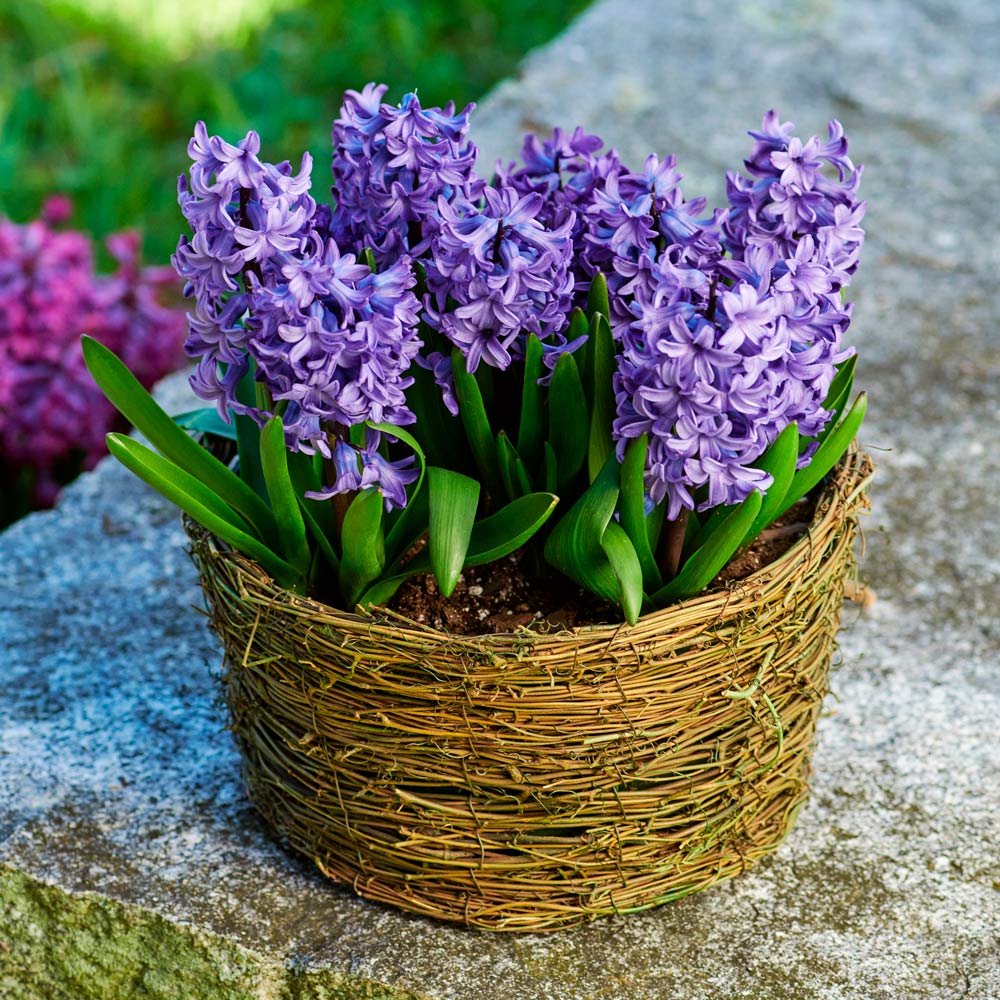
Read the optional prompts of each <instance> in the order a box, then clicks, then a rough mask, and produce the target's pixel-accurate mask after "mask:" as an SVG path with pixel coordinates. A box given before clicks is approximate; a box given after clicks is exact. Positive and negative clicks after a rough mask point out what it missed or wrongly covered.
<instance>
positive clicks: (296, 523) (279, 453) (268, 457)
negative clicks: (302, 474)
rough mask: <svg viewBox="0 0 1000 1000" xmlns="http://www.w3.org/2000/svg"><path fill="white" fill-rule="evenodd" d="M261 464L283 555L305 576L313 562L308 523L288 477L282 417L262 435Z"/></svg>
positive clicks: (269, 425) (274, 420)
mask: <svg viewBox="0 0 1000 1000" xmlns="http://www.w3.org/2000/svg"><path fill="white" fill-rule="evenodd" d="M260 461H261V470H262V472H263V474H264V483H265V485H266V486H267V495H268V497H270V500H271V510H272V511H273V512H274V519H275V521H277V524H278V537H279V539H280V541H281V551H282V555H283V556H284V557H285V559H286V560H287V561H288V562H289V563H291V565H293V566H294V567H295V568H296V569H297V570H299V572H301V573H302V574H303V576H305V575H306V574H308V572H309V565H310V563H311V562H312V552H311V551H310V549H309V542H308V540H307V539H306V523H305V521H304V520H303V518H302V511H301V510H300V508H299V498H298V496H297V495H296V493H295V490H294V489H293V487H292V480H291V477H290V476H289V474H288V452H287V450H286V449H285V429H284V427H283V426H282V423H281V417H272V418H271V419H270V420H268V422H267V423H266V424H265V425H264V428H263V430H262V431H261V433H260Z"/></svg>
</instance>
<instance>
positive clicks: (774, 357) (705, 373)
mask: <svg viewBox="0 0 1000 1000" xmlns="http://www.w3.org/2000/svg"><path fill="white" fill-rule="evenodd" d="M385 89H386V88H385V87H381V86H375V85H373V84H372V85H369V86H368V87H366V88H365V89H364V91H362V92H360V93H358V92H353V91H351V92H348V93H347V95H346V96H345V100H344V105H343V107H342V110H341V115H340V117H339V118H338V119H337V121H336V122H335V123H334V126H333V161H332V174H333V187H332V200H331V202H330V203H329V204H322V203H318V202H317V201H316V200H315V199H314V197H313V194H312V193H311V192H312V188H311V181H310V177H311V168H312V163H311V159H310V158H309V156H308V154H306V155H305V156H304V157H303V159H302V162H301V165H300V167H299V169H298V170H297V171H296V170H294V169H293V168H292V166H291V165H290V164H288V163H287V162H286V163H281V164H278V165H273V164H270V163H267V162H264V161H262V160H261V159H260V158H259V156H258V154H259V150H260V140H259V138H258V136H257V135H256V134H255V133H253V132H250V133H249V134H248V135H247V136H246V137H245V138H244V139H243V140H242V141H241V142H239V143H238V144H237V145H235V146H234V145H231V144H229V143H227V142H226V141H224V140H223V139H221V138H219V137H218V136H211V135H209V134H208V132H207V130H206V129H205V127H204V125H202V124H199V125H198V127H197V129H196V130H195V134H194V137H193V139H192V141H191V143H190V146H189V153H190V156H191V159H192V166H191V169H190V172H189V174H188V175H187V176H183V177H181V179H180V184H179V200H180V205H181V209H182V211H183V214H184V216H185V218H186V219H187V221H188V223H189V225H190V227H191V235H189V236H184V237H182V238H181V241H180V243H179V245H178V248H177V252H176V254H175V256H174V259H173V260H174V266H175V268H176V269H177V271H178V273H179V274H180V275H181V276H182V277H183V278H184V280H185V281H186V283H187V288H186V292H187V294H188V295H189V297H190V298H191V299H192V301H193V309H192V312H191V313H190V314H189V326H190V333H189V336H188V339H187V344H186V350H187V353H188V355H189V357H191V358H192V359H193V360H194V361H195V362H196V368H195V372H194V374H193V376H192V378H191V384H192V386H193V387H194V390H195V392H196V393H197V394H198V395H199V396H200V397H201V398H203V399H204V400H206V401H209V402H210V403H212V404H213V406H212V407H210V408H208V409H205V410H202V411H196V412H195V413H194V414H186V415H183V416H182V417H181V418H179V419H178V420H171V419H169V418H167V417H166V415H165V414H163V413H162V412H161V411H159V410H158V409H157V408H156V407H155V404H153V403H152V401H151V400H150V399H149V398H148V396H147V395H146V394H145V393H143V392H142V391H141V389H140V387H139V386H138V385H137V383H136V382H135V380H134V379H133V378H132V377H131V376H130V375H129V373H128V371H127V368H126V366H125V365H123V364H121V363H120V362H118V361H117V359H115V358H114V356H113V355H112V354H111V353H110V352H108V351H106V350H104V349H102V348H101V347H100V346H99V345H97V344H96V343H93V342H88V343H87V344H86V345H85V352H86V354H87V358H88V363H89V365H90V368H91V371H92V373H93V374H94V376H95V378H96V380H97V382H98V383H99V384H100V385H101V386H102V388H103V389H104V391H105V392H106V393H107V395H108V397H109V399H110V400H111V401H112V402H113V403H114V404H115V405H116V406H118V407H119V409H120V410H121V411H122V413H124V414H125V416H127V417H128V418H129V419H130V420H131V421H132V422H133V423H134V424H135V425H136V427H138V428H139V429H140V430H141V431H142V432H143V433H144V434H145V435H146V437H147V438H148V439H149V441H150V443H151V444H152V445H153V448H154V449H156V451H154V450H151V449H149V448H147V447H145V446H144V445H142V444H139V443H138V442H136V441H133V440H130V439H129V438H126V437H123V436H120V435H112V436H111V438H110V447H111V450H112V452H113V453H114V454H115V455H116V456H117V457H118V458H120V459H121V461H123V462H124V463H125V464H126V465H127V466H128V467H129V468H131V469H132V470H133V471H135V472H136V473H137V474H138V475H140V476H142V477H143V478H144V479H146V480H147V481H148V482H150V483H151V484H152V485H153V486H155V487H157V488H158V489H160V490H161V491H162V492H163V493H164V494H165V495H166V496H168V497H170V498H171V499H172V500H174V501H175V502H176V503H177V504H178V505H179V506H181V507H182V508H183V509H184V510H185V511H186V512H187V513H188V514H189V515H190V516H191V517H192V518H194V519H195V520H196V521H199V522H200V523H202V524H203V525H205V526H206V527H207V528H209V529H210V530H212V531H213V532H214V533H215V534H216V535H217V536H218V537H220V538H222V539H223V540H224V541H226V542H228V543H229V544H230V545H232V546H233V547H234V548H236V549H238V550H240V551H242V552H244V553H245V554H247V555H249V556H251V557H253V558H255V559H257V560H258V561H259V562H260V564H261V565H262V566H263V567H264V568H265V569H266V570H267V571H269V572H270V573H271V574H272V575H273V576H274V577H275V578H276V579H277V580H278V581H279V582H280V583H282V584H284V585H285V586H288V587H290V588H292V589H295V590H297V591H299V592H303V593H305V592H312V593H317V594H321V595H323V596H325V597H327V598H328V599H329V600H331V601H332V602H335V603H338V604H340V605H341V606H343V607H347V608H354V607H356V606H358V605H362V606H370V605H373V604H382V603H385V602H387V601H388V600H389V599H390V598H391V597H392V595H393V593H394V592H395V590H396V589H397V588H398V587H399V585H400V584H401V583H402V581H403V580H405V579H407V578H408V577H410V576H413V575H415V574H419V573H428V572H429V573H433V574H434V576H435V577H436V580H437V583H438V585H439V587H440V589H441V590H442V592H443V593H444V594H445V595H449V594H450V593H451V591H452V590H453V588H454V587H455V585H456V582H457V580H458V577H459V574H460V573H461V572H462V570H463V569H464V568H465V567H468V566H474V565H479V564H482V563H487V562H490V561H492V560H494V559H498V558H500V557H502V556H504V555H507V554H508V553H511V552H513V551H514V550H515V549H519V548H521V547H522V546H525V547H527V550H528V555H529V558H528V561H527V562H526V565H528V566H531V567H532V568H533V571H534V572H535V573H538V574H545V573H552V572H558V573H562V574H564V575H566V576H568V577H570V578H571V579H572V580H574V581H576V582H577V583H578V584H579V585H580V586H582V587H584V588H586V589H587V590H589V591H591V592H592V593H594V594H596V595H597V596H599V597H601V598H603V599H604V600H606V601H608V602H611V603H613V604H617V605H619V606H620V607H621V609H622V610H623V612H624V615H625V617H626V618H627V620H628V621H630V622H635V621H636V619H637V618H638V616H639V615H640V614H641V613H643V612H645V611H650V610H655V609H657V608H660V607H663V606H665V605H667V604H669V603H672V602H674V601H677V600H680V599H683V598H686V597H689V596H691V595H693V594H695V593H697V592H699V591H700V590H702V589H704V588H705V586H706V585H708V584H709V582H710V581H711V580H712V579H713V578H714V577H715V576H716V575H717V573H718V572H719V570H720V569H721V568H722V567H723V566H724V565H725V563H726V562H728V561H729V560H730V559H731V558H732V557H733V556H734V555H735V554H736V553H738V552H739V551H740V550H742V549H744V548H745V547H746V546H748V545H749V544H750V543H751V542H752V541H753V540H754V539H755V538H756V537H757V535H758V534H759V533H760V532H761V531H762V530H763V529H765V528H766V527H767V526H768V525H769V524H771V522H772V521H774V519H775V518H777V517H779V516H780V515H781V514H782V513H784V512H785V511H786V510H787V509H788V508H789V507H790V506H792V505H793V504H794V503H795V502H796V501H797V500H799V499H800V498H801V497H803V496H805V495H806V494H807V493H808V492H809V491H810V490H811V489H812V488H813V487H814V486H815V485H817V484H818V483H819V482H820V481H821V480H822V479H823V477H824V476H826V474H827V473H828V472H829V471H830V470H831V468H832V467H833V466H834V465H835V463H836V462H837V460H838V459H839V458H840V457H841V455H842V454H843V453H844V451H845V450H846V448H847V447H848V446H849V444H850V442H851V441H852V440H853V439H854V437H855V435H856V433H857V430H858V428H859V426H860V423H861V420H862V418H863V416H864V411H865V397H864V396H863V395H861V396H859V397H857V399H855V400H854V402H853V403H851V391H852V382H853V373H854V364H855V356H854V351H853V350H852V349H850V348H848V347H847V346H845V344H844V333H845V331H846V329H847V327H848V325H849V323H850V319H851V306H850V305H849V304H846V303H845V301H844V290H845V288H846V287H847V285H848V283H849V282H850V279H851V276H852V274H853V273H854V271H855V269H856V268H857V265H858V259H859V253H860V249H861V244H862V241H863V231H862V229H861V225H860V224H861V220H862V217H863V215H864V211H865V204H864V202H861V201H859V200H858V197H857V191H858V183H859V180H860V177H861V169H860V168H856V167H855V166H854V165H853V164H852V162H851V160H850V159H849V158H848V155H847V140H846V138H845V137H844V134H843V130H842V128H841V126H840V125H839V123H837V122H836V121H834V122H831V123H830V125H829V130H828V135H827V137H826V138H825V139H821V138H817V137H813V138H810V139H808V140H807V141H805V142H803V141H801V140H800V139H798V138H796V137H795V136H793V135H792V130H793V126H792V125H791V124H789V123H783V122H781V121H780V119H779V118H778V116H777V114H776V113H775V112H773V111H772V112H769V113H768V114H767V115H766V116H765V118H764V121H763V124H762V126H761V128H760V130H759V131H753V132H751V133H750V135H751V136H752V138H753V140H754V143H753V147H752V149H751V152H750V156H749V158H748V159H747V160H746V161H745V173H740V172H735V171H734V172H731V173H729V174H728V175H727V200H728V205H727V206H725V207H723V208H720V209H717V210H716V211H714V212H709V211H708V210H707V209H706V206H705V202H704V199H691V200H688V199H687V198H686V197H685V196H684V194H683V193H682V191H681V187H680V181H681V175H680V173H678V171H677V165H676V160H675V159H674V157H672V156H671V157H667V158H665V159H662V160H661V159H659V158H658V157H656V156H650V157H649V158H648V159H647V160H646V162H645V163H644V164H643V165H642V166H641V168H640V169H638V170H633V169H630V168H629V167H627V166H626V165H625V164H624V163H622V161H621V159H620V158H619V156H618V155H617V153H616V152H615V151H614V150H605V149H604V147H603V143H602V141H601V140H600V139H599V138H597V137H596V136H593V135H588V134H587V133H585V132H584V131H583V129H581V128H577V129H576V130H575V131H574V132H572V133H568V132H564V131H562V130H560V129H556V130H555V132H554V133H553V135H552V136H551V138H548V139H544V140H542V139H539V138H537V137H535V136H533V135H529V136H527V137H526V139H525V142H524V147H523V152H522V157H521V162H520V163H519V164H515V163H509V164H507V163H500V164H498V166H497V170H496V173H495V175H494V176H493V178H492V180H491V181H490V182H489V183H487V181H486V180H485V179H483V178H481V177H479V176H478V175H477V173H476V171H475V166H474V165H475V159H476V153H477V150H476V147H475V146H474V145H473V143H472V142H471V141H470V139H469V137H468V135H469V120H470V114H471V112H472V110H473V106H472V105H469V107H467V108H466V109H465V110H464V111H461V112H457V111H456V110H455V108H454V107H453V106H451V105H449V106H448V107H445V108H443V109H442V108H431V109H425V108H422V107H421V105H420V102H419V100H418V99H417V97H416V95H415V94H408V95H406V96H405V97H404V98H403V100H402V102H401V103H400V104H399V105H393V104H390V103H386V102H385V101H384V100H383V97H384V93H385ZM190 430H195V431H202V432H208V433H209V434H215V435H218V436H220V437H228V438H231V439H232V440H233V441H235V442H236V445H237V450H238V457H237V458H236V460H235V461H234V462H231V463H230V464H229V465H226V464H224V463H223V462H222V461H220V460H219V459H218V458H217V457H215V455H214V454H213V453H212V452H211V451H209V450H206V449H205V448H204V447H202V445H201V444H200V443H198V441H196V440H195V439H193V438H192V437H191V436H190V435H189V434H188V433H187V431H190Z"/></svg>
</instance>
